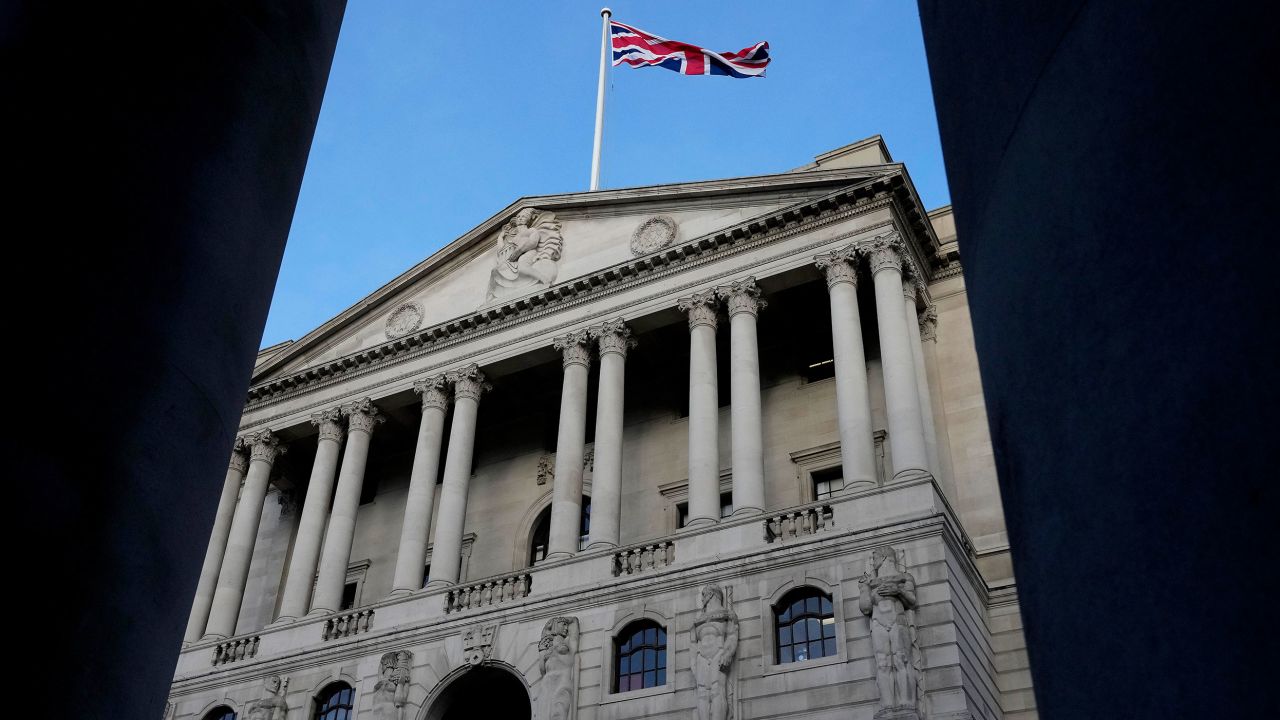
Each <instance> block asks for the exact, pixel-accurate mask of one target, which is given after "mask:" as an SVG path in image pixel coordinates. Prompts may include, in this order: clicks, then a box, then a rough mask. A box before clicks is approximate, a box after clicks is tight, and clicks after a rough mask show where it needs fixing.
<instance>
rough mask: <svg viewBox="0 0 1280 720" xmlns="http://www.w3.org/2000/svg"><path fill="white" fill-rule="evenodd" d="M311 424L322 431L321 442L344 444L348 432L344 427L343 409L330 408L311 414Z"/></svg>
mask: <svg viewBox="0 0 1280 720" xmlns="http://www.w3.org/2000/svg"><path fill="white" fill-rule="evenodd" d="M311 424H312V425H315V426H316V427H317V428H319V429H320V439H321V440H333V441H334V442H342V438H343V436H344V435H345V434H346V430H345V429H343V427H342V409H341V408H329V409H328V410H321V411H320V412H316V413H312V414H311Z"/></svg>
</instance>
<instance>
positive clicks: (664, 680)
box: [657, 668, 667, 685]
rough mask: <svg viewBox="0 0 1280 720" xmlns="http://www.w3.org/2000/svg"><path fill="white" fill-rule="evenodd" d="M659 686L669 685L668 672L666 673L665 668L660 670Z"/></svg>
mask: <svg viewBox="0 0 1280 720" xmlns="http://www.w3.org/2000/svg"><path fill="white" fill-rule="evenodd" d="M657 684H658V685H666V684H667V671H666V670H665V669H664V668H658V679H657Z"/></svg>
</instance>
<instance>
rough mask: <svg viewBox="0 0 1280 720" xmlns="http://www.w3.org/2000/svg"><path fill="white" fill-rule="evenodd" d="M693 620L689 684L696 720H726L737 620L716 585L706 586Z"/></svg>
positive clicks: (729, 714) (730, 702) (730, 699)
mask: <svg viewBox="0 0 1280 720" xmlns="http://www.w3.org/2000/svg"><path fill="white" fill-rule="evenodd" d="M699 600H700V602H699V610H698V613H697V614H696V615H694V617H693V684H694V694H695V696H696V698H697V702H698V705H697V710H698V720H730V719H731V718H732V717H733V688H732V686H731V683H730V680H731V675H730V672H731V671H732V669H733V661H734V658H735V656H736V655H737V654H738V616H737V615H735V614H734V612H733V610H732V609H731V608H730V607H729V604H728V603H727V602H726V599H725V591H724V590H723V589H722V588H721V587H720V586H719V585H706V586H704V587H703V588H702V593H701V594H700V596H699Z"/></svg>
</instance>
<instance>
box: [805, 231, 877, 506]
mask: <svg viewBox="0 0 1280 720" xmlns="http://www.w3.org/2000/svg"><path fill="white" fill-rule="evenodd" d="M813 260H814V264H815V265H817V266H818V269H820V270H822V271H824V273H825V274H826V276H827V295H828V296H829V299H830V301H831V349H832V351H833V363H834V365H835V375H836V425H837V427H838V428H839V431H840V464H841V467H842V469H843V471H844V486H845V487H846V488H851V487H855V486H858V485H874V484H875V483H876V466H875V440H874V436H873V434H872V433H873V432H874V430H873V428H872V427H871V393H870V390H869V389H868V387H867V358H866V352H865V350H864V349H863V346H862V318H861V315H860V314H859V312H858V252H857V250H856V249H855V248H854V247H853V246H852V245H850V246H848V247H845V248H841V249H839V250H836V251H835V252H830V253H826V254H823V255H818V256H817V257H815V258H814V259H813Z"/></svg>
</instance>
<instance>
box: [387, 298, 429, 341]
mask: <svg viewBox="0 0 1280 720" xmlns="http://www.w3.org/2000/svg"><path fill="white" fill-rule="evenodd" d="M426 314H427V310H426V308H424V307H423V306H422V303H420V302H418V301H417V300H410V301H409V302H407V303H405V304H403V305H401V306H400V307H398V308H396V309H395V310H393V311H392V312H391V314H390V315H388V316H387V324H386V332H387V339H388V340H395V339H396V338H398V337H404V336H405V335H408V334H409V333H411V332H413V331H414V330H417V329H418V328H420V327H422V318H424V317H426Z"/></svg>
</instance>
